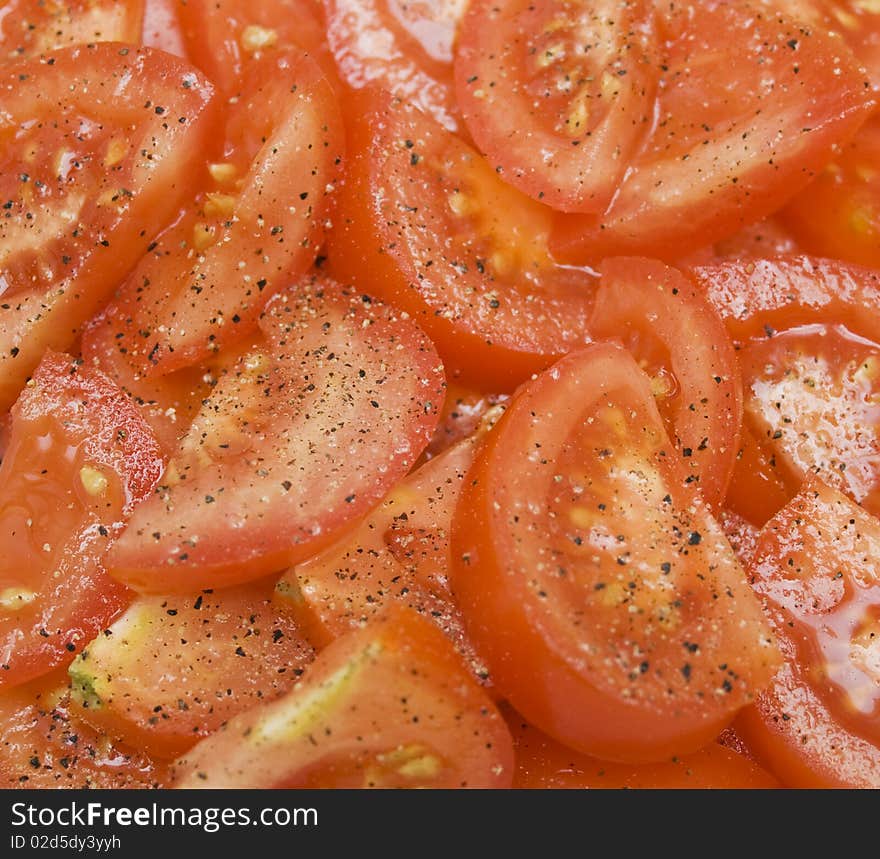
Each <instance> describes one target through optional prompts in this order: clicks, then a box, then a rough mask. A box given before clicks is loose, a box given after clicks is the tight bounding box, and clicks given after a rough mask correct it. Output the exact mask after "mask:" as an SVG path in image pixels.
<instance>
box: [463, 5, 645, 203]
mask: <svg viewBox="0 0 880 859" xmlns="http://www.w3.org/2000/svg"><path fill="white" fill-rule="evenodd" d="M651 19H652V9H651V5H650V4H649V3H644V2H634V3H626V4H624V5H621V4H620V3H618V2H615V0H603V2H598V3H595V2H594V3H590V4H580V3H571V2H568V0H552V2H548V3H540V4H535V3H533V2H531V0H504V2H501V3H499V2H498V0H478V2H474V3H471V4H470V6H469V7H468V12H467V15H465V17H464V19H463V21H462V24H461V30H460V36H459V44H458V49H457V52H456V61H455V78H456V93H457V95H458V99H459V102H460V104H461V106H462V111H463V113H464V116H465V120H466V122H467V126H468V129H469V131H470V132H471V134H472V135H473V138H474V140H475V141H476V143H477V145H478V146H479V147H480V149H481V150H482V151H483V152H485V153H486V155H487V157H488V158H489V160H490V161H491V163H492V164H493V165H498V166H499V167H500V168H501V169H502V170H503V175H504V178H505V179H506V180H507V181H508V182H510V183H511V184H513V185H515V186H516V187H517V188H519V189H520V190H521V191H522V192H523V193H525V194H528V195H529V196H530V197H533V198H534V199H536V200H541V201H542V202H544V203H546V204H547V205H549V206H552V207H553V208H554V209H557V210H559V211H563V212H590V213H595V212H602V211H604V210H605V209H606V208H607V206H608V204H609V203H610V201H611V198H612V197H613V195H614V193H615V190H616V188H617V186H618V184H619V183H620V181H621V179H622V178H623V175H624V173H625V171H626V169H627V166H628V164H629V161H630V159H631V158H632V157H633V156H634V155H635V154H636V151H637V149H638V147H639V145H640V144H641V142H642V140H643V138H644V137H645V135H646V134H647V133H648V132H649V131H650V129H651V127H652V124H653V121H654V97H655V89H656V83H657V81H656V76H655V74H654V71H653V69H651V66H650V65H649V63H648V62H647V61H646V57H647V56H648V55H651V54H654V53H656V46H655V45H651V44H650V43H651V42H652V41H653V40H654V39H655V38H656V31H655V28H654V27H653V25H652V21H651Z"/></svg>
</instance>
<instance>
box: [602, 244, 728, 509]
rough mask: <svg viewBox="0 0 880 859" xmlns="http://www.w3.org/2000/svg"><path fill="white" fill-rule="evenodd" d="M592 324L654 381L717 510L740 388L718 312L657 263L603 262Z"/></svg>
mask: <svg viewBox="0 0 880 859" xmlns="http://www.w3.org/2000/svg"><path fill="white" fill-rule="evenodd" d="M600 272H601V278H602V279H601V283H600V287H599V290H598V292H597V294H596V304H595V306H594V307H593V315H592V317H591V318H590V326H589V327H590V332H591V333H592V335H593V336H594V337H596V338H607V339H619V340H621V341H622V342H624V343H625V344H626V345H627V346H628V347H629V350H630V352H631V353H632V354H633V355H634V356H635V357H636V359H637V360H639V362H640V364H641V366H643V367H644V368H645V369H646V370H647V371H648V372H649V374H650V375H651V376H652V384H653V385H655V386H656V388H657V393H655V396H656V398H657V405H658V407H659V409H660V413H661V415H663V418H664V422H665V424H666V428H667V431H668V432H669V436H670V438H671V439H672V440H673V441H674V442H675V445H676V448H677V449H678V450H679V452H680V453H681V454H682V456H683V458H684V460H685V465H686V466H687V467H688V469H689V471H690V472H691V477H692V478H693V479H694V480H695V482H697V483H698V486H699V489H700V492H701V493H702V495H703V498H704V499H705V500H706V502H707V503H708V504H709V506H710V507H712V508H713V509H718V507H719V506H720V505H721V503H722V502H723V500H724V497H725V495H726V494H727V486H728V484H729V483H730V477H731V474H732V473H733V467H734V465H735V460H736V451H737V445H738V442H739V433H740V427H741V425H742V382H741V379H740V375H739V367H738V366H737V362H736V354H735V352H734V350H733V344H732V343H731V341H730V337H729V335H728V334H727V331H726V330H725V328H724V324H723V323H722V321H721V320H720V319H719V318H718V316H717V315H716V313H715V311H714V310H713V309H712V306H711V305H710V304H709V303H708V302H707V301H706V299H705V298H704V297H703V295H702V293H701V292H700V291H698V290H696V289H695V288H694V286H693V284H692V283H690V282H689V281H688V279H687V278H686V277H685V276H684V275H682V274H681V273H680V272H678V271H676V270H675V269H673V268H670V267H669V266H666V265H664V264H663V263H660V262H656V261H654V260H646V259H639V258H626V257H621V258H618V259H610V260H606V261H605V262H604V263H603V264H602V268H601V269H600Z"/></svg>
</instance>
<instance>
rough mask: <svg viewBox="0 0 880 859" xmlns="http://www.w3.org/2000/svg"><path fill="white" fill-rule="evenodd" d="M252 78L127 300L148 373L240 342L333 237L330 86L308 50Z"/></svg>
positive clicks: (337, 136)
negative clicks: (194, 191)
mask: <svg viewBox="0 0 880 859" xmlns="http://www.w3.org/2000/svg"><path fill="white" fill-rule="evenodd" d="M249 82H250V85H249V87H248V88H246V89H245V91H244V92H243V93H242V95H241V97H240V99H239V100H238V101H237V103H236V105H235V107H234V108H233V109H232V110H231V111H230V112H229V114H228V116H227V122H226V143H225V146H224V149H223V151H222V152H217V153H215V155H216V158H215V159H214V160H213V162H212V163H211V164H209V165H208V166H207V169H206V170H205V172H204V178H205V182H204V186H205V187H204V188H203V190H202V193H200V194H199V195H198V198H197V199H196V200H195V201H194V204H193V205H192V206H191V207H189V208H188V209H187V211H186V212H185V213H184V215H183V216H182V217H181V218H180V219H179V220H178V222H177V223H176V224H175V225H174V226H173V227H172V228H171V229H170V230H168V231H166V232H165V233H164V234H163V235H162V236H161V237H160V239H159V240H158V241H157V242H155V243H154V244H153V245H152V246H151V248H150V251H149V253H148V254H147V255H146V256H145V257H144V258H143V260H142V261H141V263H140V264H139V265H138V267H137V268H136V269H135V271H134V272H133V273H132V275H131V277H130V278H129V281H128V283H127V284H126V285H125V286H124V287H123V289H122V291H121V294H120V295H119V297H118V299H117V305H118V308H117V316H119V317H121V319H123V320H124V323H123V325H124V327H123V331H122V333H123V334H124V335H125V338H124V339H125V341H126V346H127V355H128V359H129V360H130V361H132V362H133V363H134V365H135V367H136V368H137V369H138V370H139V371H140V372H141V373H147V374H149V373H168V372H173V371H174V370H179V369H180V368H182V367H186V366H189V365H191V364H195V363H198V362H199V361H203V360H205V359H206V358H209V357H210V356H211V355H213V354H215V353H216V352H217V351H219V350H220V349H222V348H223V347H224V346H226V345H227V344H229V343H234V342H236V341H238V340H241V339H242V338H243V337H245V336H246V335H247V334H249V333H250V332H251V331H253V329H254V328H256V323H257V318H258V316H259V313H260V310H262V308H263V306H264V305H265V303H266V301H267V300H268V298H269V297H270V296H271V295H272V294H273V293H275V292H277V291H278V290H279V289H280V288H282V287H284V286H286V285H287V284H288V283H290V281H291V279H295V278H296V277H298V276H300V275H302V274H304V273H305V272H306V271H307V270H308V269H309V268H310V267H311V265H312V263H314V261H315V257H316V256H317V254H318V250H319V248H320V245H321V243H322V242H323V240H324V234H325V229H326V218H327V217H328V215H329V208H328V207H329V204H330V201H331V198H332V192H333V188H334V183H335V182H336V181H337V180H338V179H339V178H340V175H341V174H340V166H341V158H342V148H341V147H342V145H343V143H344V135H343V131H342V120H341V118H340V115H339V111H338V108H337V104H336V98H335V96H334V95H333V92H332V90H331V88H330V85H329V84H328V83H327V81H326V80H325V78H324V76H323V75H322V74H321V71H320V69H319V68H318V66H317V65H316V64H315V63H314V62H312V61H311V60H310V59H309V57H308V56H306V55H305V54H302V53H298V54H297V53H285V54H279V55H272V56H271V57H267V58H266V59H265V60H263V61H261V62H259V63H255V64H254V65H253V67H252V68H251V69H250V78H249Z"/></svg>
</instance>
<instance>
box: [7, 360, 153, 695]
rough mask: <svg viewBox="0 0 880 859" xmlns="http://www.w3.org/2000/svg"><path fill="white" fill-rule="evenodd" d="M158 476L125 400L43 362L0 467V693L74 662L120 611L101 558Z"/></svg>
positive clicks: (145, 434)
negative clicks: (5, 687)
mask: <svg viewBox="0 0 880 859" xmlns="http://www.w3.org/2000/svg"><path fill="white" fill-rule="evenodd" d="M161 473H162V461H161V459H160V458H159V449H158V446H157V444H156V441H155V439H154V438H153V435H152V433H151V432H150V429H149V427H148V426H147V425H146V424H145V423H144V421H143V420H142V418H141V417H140V415H139V414H138V413H137V411H136V409H135V408H134V406H132V405H131V404H130V403H129V402H128V400H127V399H126V397H125V395H124V394H123V393H122V392H121V391H119V390H118V389H117V388H116V387H115V385H113V384H112V383H111V382H110V380H109V379H107V378H106V377H105V376H104V375H102V374H101V373H99V372H97V371H95V370H91V369H89V368H86V367H82V366H79V365H78V364H77V362H75V361H73V360H72V359H71V358H69V357H67V356H65V355H58V354H55V353H52V352H50V353H48V354H47V355H46V357H45V358H44V359H43V361H42V363H41V364H40V366H39V367H38V368H37V370H36V372H35V373H34V377H33V380H32V382H31V383H30V384H29V385H28V386H27V387H26V388H25V390H24V392H23V393H22V395H21V397H20V398H19V400H18V402H17V403H16V404H15V407H14V409H13V412H12V436H11V439H10V442H9V449H8V450H7V452H6V456H5V457H4V458H3V464H2V466H0V536H2V539H3V549H4V551H3V554H2V557H0V687H2V686H13V685H16V684H18V683H23V682H25V681H27V680H30V679H31V678H33V677H38V676H39V675H41V674H45V673H46V672H48V671H50V670H51V669H52V668H54V667H55V666H57V665H60V664H61V663H64V662H68V661H70V660H71V659H73V655H74V653H76V652H77V651H79V650H81V649H82V647H83V646H84V645H85V644H87V643H88V642H89V641H90V640H91V639H92V638H94V637H95V636H96V635H97V634H98V632H99V631H100V630H102V629H103V628H104V627H105V626H106V625H107V624H108V623H109V622H110V621H111V619H112V618H113V617H114V615H116V613H117V612H118V611H119V610H120V609H122V608H123V607H124V605H125V602H126V600H127V594H126V591H125V588H123V587H122V586H121V585H119V584H118V583H117V582H114V581H113V580H112V579H110V578H109V577H108V576H107V574H106V573H105V571H104V567H103V565H102V562H101V557H102V556H103V554H104V553H105V552H106V550H107V547H108V546H109V545H111V544H112V542H113V540H114V539H115V537H116V536H117V535H118V534H119V532H120V531H121V530H122V527H123V521H124V519H125V518H127V516H128V515H129V514H130V513H131V511H132V508H133V507H134V505H135V504H137V503H138V502H139V501H140V500H141V499H143V498H145V497H146V496H147V495H149V493H150V492H151V491H152V489H153V487H154V486H155V484H156V481H157V480H158V479H159V476H160V475H161Z"/></svg>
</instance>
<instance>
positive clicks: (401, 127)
mask: <svg viewBox="0 0 880 859" xmlns="http://www.w3.org/2000/svg"><path fill="white" fill-rule="evenodd" d="M346 119H347V133H348V152H349V153H350V160H349V164H348V169H347V172H346V178H345V183H344V185H343V188H342V194H341V197H340V200H339V212H338V215H337V223H336V227H335V229H334V230H333V231H332V233H331V235H330V241H329V244H328V270H329V271H330V272H331V274H333V276H334V277H336V278H337V279H338V280H340V281H341V282H343V283H354V284H356V285H357V286H358V288H360V289H362V290H363V291H365V292H367V293H376V294H378V295H379V296H380V297H382V298H383V299H385V300H387V301H390V302H393V303H394V304H396V305H397V306H398V307H400V308H401V309H403V310H406V311H407V312H408V313H410V314H412V316H413V317H414V318H415V319H416V320H417V321H418V322H419V324H420V325H421V326H422V327H423V328H424V329H425V331H426V332H427V333H428V334H429V335H430V336H431V338H432V339H433V340H434V342H435V343H436V344H437V348H438V351H439V352H440V354H441V356H442V357H443V360H444V363H445V364H446V366H447V367H448V368H449V369H450V370H451V374H450V375H451V376H452V377H455V378H459V379H460V380H461V381H462V382H463V383H465V384H472V385H475V386H477V387H483V388H486V389H489V390H495V391H499V392H505V391H509V390H511V389H512V388H514V387H515V386H516V385H517V384H519V383H520V382H522V381H523V380H525V379H527V378H529V376H530V375H531V374H532V373H534V372H539V371H540V370H542V369H544V368H545V367H547V366H549V364H551V363H552V362H553V361H554V360H556V359H557V358H558V357H561V355H563V354H564V353H565V352H566V351H568V350H569V349H571V348H574V347H577V346H581V345H584V344H585V343H587V342H589V335H588V333H587V319H588V314H589V308H590V304H591V301H592V286H593V281H594V278H592V277H591V276H590V275H589V274H588V273H586V272H583V271H573V270H564V269H561V268H559V267H558V266H557V265H556V264H555V263H554V262H553V260H552V259H551V258H550V257H549V255H548V252H547V246H546V238H547V235H548V232H549V217H550V215H549V209H547V208H546V207H543V206H541V205H540V204H538V203H535V202H534V201H532V200H530V199H529V198H527V197H525V196H524V195H522V194H520V193H519V192H517V191H516V190H515V189H513V188H510V187H509V186H507V185H506V184H505V183H504V182H502V181H501V180H500V179H499V178H498V176H497V175H496V174H495V172H494V171H493V170H491V168H490V167H489V166H488V165H487V164H486V162H485V161H484V160H483V159H482V158H481V157H480V156H479V154H478V153H477V152H476V151H474V150H473V149H472V148H471V147H469V146H468V145H467V144H465V143H463V142H462V141H461V140H459V139H458V138H456V137H455V136H453V135H452V134H450V133H448V132H447V131H445V130H444V129H443V128H442V127H441V126H440V125H438V124H437V123H435V122H433V121H432V120H431V119H430V118H429V117H427V116H425V115H423V114H420V113H419V112H418V111H416V110H415V109H414V108H411V107H409V106H407V105H405V104H402V103H401V102H399V101H397V100H395V99H393V98H391V97H390V96H388V95H387V94H386V93H382V92H379V91H375V90H364V91H362V92H361V93H359V94H358V95H357V96H356V97H355V98H353V99H351V100H350V101H349V102H348V103H347V105H346ZM366 141H369V144H368V145H365V142H366ZM410 144H411V145H410ZM365 200H367V201H369V205H368V206H367V205H365V204H364V201H365ZM441 236H451V239H450V240H448V241H441V240H440V237H441Z"/></svg>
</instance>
